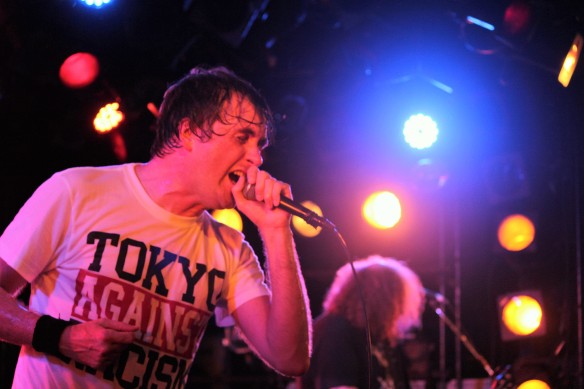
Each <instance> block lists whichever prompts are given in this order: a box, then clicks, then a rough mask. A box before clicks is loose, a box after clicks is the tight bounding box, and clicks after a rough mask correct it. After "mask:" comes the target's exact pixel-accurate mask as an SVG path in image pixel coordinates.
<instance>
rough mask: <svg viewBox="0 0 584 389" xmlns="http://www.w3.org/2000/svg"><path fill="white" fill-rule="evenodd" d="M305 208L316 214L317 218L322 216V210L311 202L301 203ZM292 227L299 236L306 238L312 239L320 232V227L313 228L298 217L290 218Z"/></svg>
mask: <svg viewBox="0 0 584 389" xmlns="http://www.w3.org/2000/svg"><path fill="white" fill-rule="evenodd" d="M301 204H302V205H304V206H305V207H306V208H308V209H310V210H311V211H312V212H314V213H316V214H317V215H318V216H322V210H321V209H320V207H319V206H318V205H316V204H315V203H313V202H312V201H303V202H301ZM292 226H293V227H294V229H295V230H296V232H298V233H299V234H300V235H302V236H305V237H307V238H314V237H315V236H317V235H318V234H320V231H321V230H322V227H316V228H314V227H313V226H311V225H310V224H308V223H306V221H305V220H304V219H302V218H300V217H298V216H292Z"/></svg>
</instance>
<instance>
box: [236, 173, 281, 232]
mask: <svg viewBox="0 0 584 389" xmlns="http://www.w3.org/2000/svg"><path fill="white" fill-rule="evenodd" d="M246 185H254V186H255V200H247V199H246V198H245V197H244V195H243V190H244V189H245V187H246ZM232 193H233V198H234V199H235V203H236V204H237V209H239V210H240V211H241V212H243V213H244V214H245V215H246V216H247V217H248V218H249V219H250V220H251V221H252V222H253V223H254V224H255V225H256V226H257V227H258V228H260V229H261V228H262V227H267V228H281V227H289V225H290V217H291V216H290V214H289V213H288V212H286V211H283V210H281V209H279V208H276V207H277V206H278V204H280V198H281V197H282V196H286V197H288V198H292V191H291V189H290V185H288V184H286V183H285V182H282V181H279V180H277V179H275V178H274V177H272V176H271V175H270V174H269V173H267V172H265V171H263V170H259V169H258V168H257V167H255V166H252V167H250V168H249V169H248V170H247V174H246V177H240V179H239V181H237V183H236V184H235V185H234V186H233V191H232Z"/></svg>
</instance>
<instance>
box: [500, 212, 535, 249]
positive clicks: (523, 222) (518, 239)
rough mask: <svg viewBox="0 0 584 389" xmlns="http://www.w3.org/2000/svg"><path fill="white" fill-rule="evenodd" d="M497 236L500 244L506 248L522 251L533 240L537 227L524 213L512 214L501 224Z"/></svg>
mask: <svg viewBox="0 0 584 389" xmlns="http://www.w3.org/2000/svg"><path fill="white" fill-rule="evenodd" d="M497 237H498V239H499V244H500V245H501V246H502V247H503V248H505V249H506V250H509V251H521V250H523V249H525V248H527V247H528V246H529V245H530V244H531V243H532V242H533V239H534V237H535V227H534V225H533V222H532V221H531V220H530V219H529V218H528V217H526V216H524V215H520V214H514V215H510V216H507V217H506V218H505V219H503V221H502V222H501V223H500V224H499V229H498V231H497Z"/></svg>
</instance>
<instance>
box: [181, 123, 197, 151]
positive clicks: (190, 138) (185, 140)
mask: <svg viewBox="0 0 584 389" xmlns="http://www.w3.org/2000/svg"><path fill="white" fill-rule="evenodd" d="M178 135H179V138H180V143H181V144H182V147H184V148H185V149H186V150H189V151H191V150H192V149H193V142H194V141H195V138H196V136H195V134H193V132H192V131H191V124H190V123H189V119H187V118H184V119H182V120H181V121H180V123H179V124H178Z"/></svg>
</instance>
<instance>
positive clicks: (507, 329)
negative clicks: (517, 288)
mask: <svg viewBox="0 0 584 389" xmlns="http://www.w3.org/2000/svg"><path fill="white" fill-rule="evenodd" d="M497 304H498V311H499V320H500V329H501V339H502V340H503V341H508V340H516V339H521V338H526V337H534V336H541V335H544V334H545V333H546V325H545V320H544V311H543V307H542V297H541V293H540V292H539V291H537V290H526V291H521V292H515V293H509V294H505V295H502V296H499V297H498V298H497Z"/></svg>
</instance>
